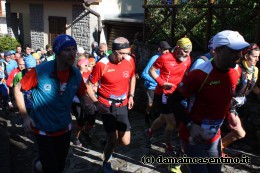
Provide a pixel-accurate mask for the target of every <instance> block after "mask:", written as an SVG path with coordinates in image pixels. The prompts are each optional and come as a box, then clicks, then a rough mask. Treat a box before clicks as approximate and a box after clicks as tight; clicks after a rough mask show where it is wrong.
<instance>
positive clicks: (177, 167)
mask: <svg viewBox="0 0 260 173" xmlns="http://www.w3.org/2000/svg"><path fill="white" fill-rule="evenodd" d="M168 171H169V172H173V173H182V172H181V165H169V166H168Z"/></svg>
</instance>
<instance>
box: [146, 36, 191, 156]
mask: <svg viewBox="0 0 260 173" xmlns="http://www.w3.org/2000/svg"><path fill="white" fill-rule="evenodd" d="M191 50H192V43H191V41H190V39H189V38H181V39H180V40H178V41H177V44H176V47H175V48H174V51H173V53H166V54H163V55H161V56H160V57H159V58H158V59H157V60H156V61H155V62H154V64H153V66H152V67H151V68H150V74H151V76H152V77H153V78H154V79H155V81H156V82H157V83H158V85H157V87H156V89H155V96H154V99H155V102H156V105H157V106H158V109H159V112H160V116H159V117H158V118H157V119H156V120H154V122H153V124H152V126H151V127H150V128H149V129H148V130H147V133H146V135H147V145H148V146H150V144H151V141H150V139H151V137H152V135H153V132H154V131H155V130H156V129H158V128H159V127H160V126H162V125H163V124H165V123H166V124H167V125H166V129H165V141H166V147H165V152H172V151H173V148H172V142H171V136H172V133H173V130H174V128H175V127H176V120H175V117H174V114H173V113H174V111H177V110H174V109H175V108H174V106H173V104H172V96H173V95H172V94H173V93H174V91H175V89H176V88H177V85H178V84H179V83H180V82H181V80H182V78H183V76H184V74H185V72H186V71H187V70H188V69H189V66H190V64H191V59H190V52H191ZM157 69H160V75H158V74H157V73H156V70H157Z"/></svg>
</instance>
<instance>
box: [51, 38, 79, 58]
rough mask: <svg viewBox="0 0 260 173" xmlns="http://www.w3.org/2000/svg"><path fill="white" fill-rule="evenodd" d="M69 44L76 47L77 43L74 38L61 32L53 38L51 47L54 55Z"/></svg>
mask: <svg viewBox="0 0 260 173" xmlns="http://www.w3.org/2000/svg"><path fill="white" fill-rule="evenodd" d="M70 46H75V47H77V43H76V41H75V40H74V38H72V37H71V36H69V35H66V34H61V35H59V36H58V37H56V38H55V40H54V43H53V46H52V49H53V51H54V53H55V54H56V55H59V54H60V53H61V51H63V50H64V49H66V48H67V47H70Z"/></svg>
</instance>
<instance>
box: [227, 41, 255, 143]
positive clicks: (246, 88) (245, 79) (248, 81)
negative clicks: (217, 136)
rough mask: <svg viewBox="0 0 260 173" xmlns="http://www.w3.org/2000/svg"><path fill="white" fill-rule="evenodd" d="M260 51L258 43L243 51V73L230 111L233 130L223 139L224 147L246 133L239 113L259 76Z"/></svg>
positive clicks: (229, 115) (230, 123)
mask: <svg viewBox="0 0 260 173" xmlns="http://www.w3.org/2000/svg"><path fill="white" fill-rule="evenodd" d="M259 51H260V49H259V47H258V46H257V45H256V44H251V46H249V47H248V48H247V49H245V50H244V51H243V52H242V54H243V59H242V62H241V63H240V64H239V66H240V68H241V69H242V73H241V77H240V79H239V83H238V85H237V87H236V93H235V95H234V97H233V98H232V101H231V106H230V110H229V112H228V124H229V128H230V129H231V131H230V132H229V133H228V134H227V135H226V136H224V137H223V139H222V145H223V147H224V148H225V147H227V146H228V145H229V144H231V143H232V142H234V141H236V140H238V139H241V138H244V137H245V135H246V132H245V130H244V129H243V127H242V124H241V120H240V117H239V114H243V113H242V112H243V107H241V106H243V105H244V103H245V102H246V96H247V95H248V94H249V93H250V92H251V90H252V89H253V87H254V86H255V84H256V81H257V78H258V68H257V67H256V63H257V62H258V61H259Z"/></svg>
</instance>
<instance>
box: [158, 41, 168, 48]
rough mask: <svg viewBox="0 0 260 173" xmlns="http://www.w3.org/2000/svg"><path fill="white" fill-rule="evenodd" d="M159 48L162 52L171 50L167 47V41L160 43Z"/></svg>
mask: <svg viewBox="0 0 260 173" xmlns="http://www.w3.org/2000/svg"><path fill="white" fill-rule="evenodd" d="M159 47H160V48H161V49H162V50H167V49H171V46H170V45H169V43H168V42H167V41H160V43H159Z"/></svg>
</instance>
